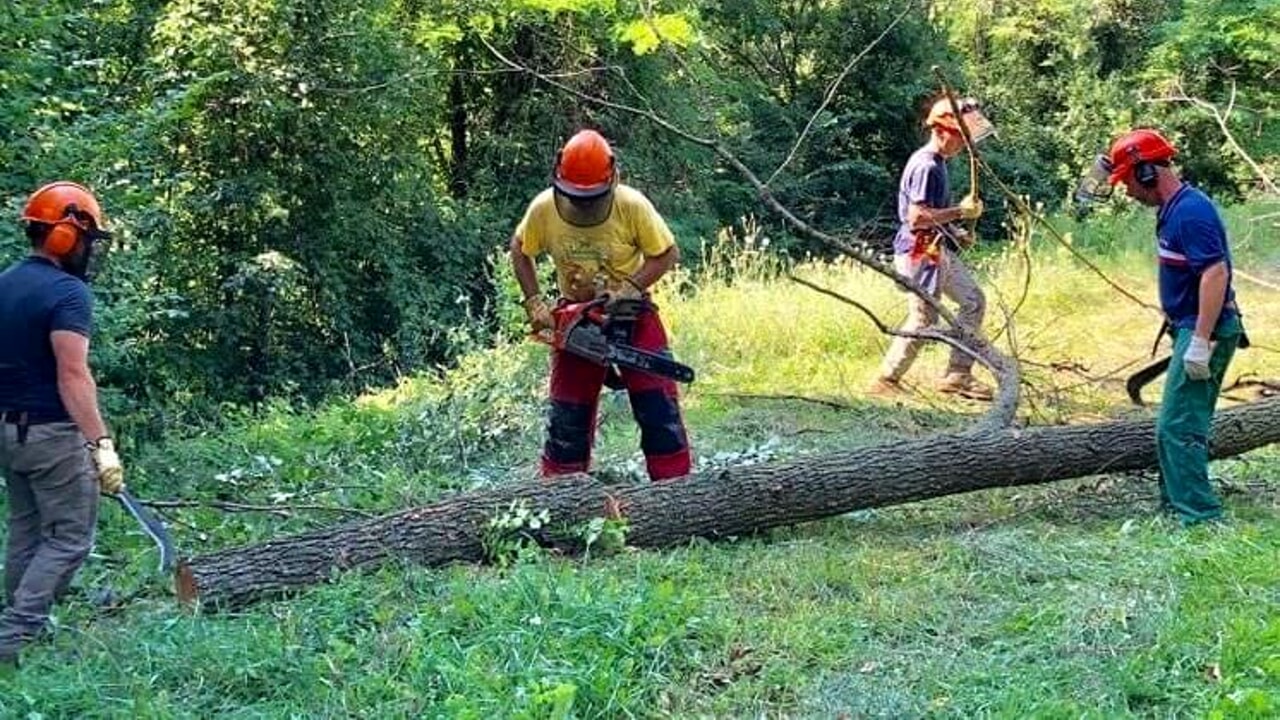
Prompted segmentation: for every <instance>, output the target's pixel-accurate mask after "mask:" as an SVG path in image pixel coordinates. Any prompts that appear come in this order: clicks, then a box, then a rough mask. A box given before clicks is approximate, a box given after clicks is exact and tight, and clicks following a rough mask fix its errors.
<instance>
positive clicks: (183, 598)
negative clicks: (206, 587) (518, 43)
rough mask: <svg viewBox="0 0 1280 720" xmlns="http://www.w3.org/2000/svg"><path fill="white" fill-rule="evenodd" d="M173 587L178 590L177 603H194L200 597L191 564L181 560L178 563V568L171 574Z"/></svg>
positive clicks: (184, 604) (185, 604)
mask: <svg viewBox="0 0 1280 720" xmlns="http://www.w3.org/2000/svg"><path fill="white" fill-rule="evenodd" d="M173 580H174V589H175V590H177V592H178V604H179V605H183V606H189V605H194V604H195V602H196V600H197V599H199V597H200V588H199V587H198V586H197V585H196V576H195V573H193V572H191V566H190V565H188V564H187V563H186V561H185V560H184V561H182V562H180V563H178V569H177V571H176V572H174V574H173Z"/></svg>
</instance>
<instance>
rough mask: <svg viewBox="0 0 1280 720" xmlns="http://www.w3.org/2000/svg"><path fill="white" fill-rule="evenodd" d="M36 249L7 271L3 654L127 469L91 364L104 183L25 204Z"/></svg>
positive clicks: (60, 586)
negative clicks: (95, 190)
mask: <svg viewBox="0 0 1280 720" xmlns="http://www.w3.org/2000/svg"><path fill="white" fill-rule="evenodd" d="M22 221H23V223H25V225H26V233H27V238H28V239H29V240H30V242H31V254H30V255H29V256H28V257H26V258H25V259H23V260H20V261H18V262H17V263H15V264H14V265H12V266H11V267H9V269H7V270H6V271H5V272H4V273H3V274H0V417H2V418H3V423H2V425H0V469H3V472H4V478H5V484H6V487H7V489H8V501H9V540H8V547H7V552H6V554H5V561H4V563H5V564H4V590H5V606H4V611H3V613H0V664H2V665H15V664H16V663H17V658H18V651H19V650H20V649H21V648H22V646H23V645H24V644H25V643H26V642H28V641H29V640H30V639H31V638H32V637H33V636H35V635H36V634H37V633H38V632H39V631H40V630H41V629H42V628H43V627H44V625H45V623H46V622H47V621H48V619H49V610H50V608H51V607H52V605H53V602H54V600H55V599H56V598H57V596H59V595H60V594H61V593H62V592H64V591H65V590H66V589H67V586H68V585H69V584H70V582H71V578H72V577H73V576H74V575H75V573H76V571H77V570H79V569H80V565H81V564H82V563H83V562H84V559H85V557H86V556H88V554H89V548H90V547H91V546H92V545H93V536H94V525H95V524H96V522H97V517H98V493H99V490H101V491H102V492H105V493H108V494H114V493H118V492H120V491H121V490H122V489H123V488H124V469H123V468H122V467H121V465H120V458H119V457H118V456H117V455H116V451H115V446H114V445H113V444H112V441H111V437H110V436H109V435H108V434H107V427H106V425H104V424H103V422H102V416H101V414H100V413H99V412H98V397H97V387H96V385H95V384H94V381H93V375H92V373H91V372H90V370H89V335H90V333H91V331H92V306H93V296H92V295H90V293H89V288H88V287H87V285H86V284H85V283H86V281H87V280H88V279H89V278H90V276H91V275H92V272H93V270H94V266H95V264H96V261H97V259H98V258H99V256H100V255H101V254H102V253H103V251H104V242H105V240H106V239H107V238H109V237H110V236H109V234H108V233H107V232H106V231H105V229H104V227H103V218H102V210H101V208H100V207H99V206H98V201H97V199H95V198H94V196H93V194H92V193H90V192H89V191H88V190H86V189H85V188H83V187H81V186H80V185H76V184H74V183H70V182H56V183H52V184H50V185H45V186H44V187H42V188H40V189H39V190H37V191H36V192H35V193H34V194H33V195H32V196H31V197H30V199H29V200H27V204H26V207H25V208H24V209H23V211H22Z"/></svg>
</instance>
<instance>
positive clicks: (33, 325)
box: [0, 256, 93, 422]
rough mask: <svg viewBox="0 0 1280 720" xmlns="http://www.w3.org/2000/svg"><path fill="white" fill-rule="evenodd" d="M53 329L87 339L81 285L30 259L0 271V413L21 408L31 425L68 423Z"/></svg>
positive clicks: (88, 308)
mask: <svg viewBox="0 0 1280 720" xmlns="http://www.w3.org/2000/svg"><path fill="white" fill-rule="evenodd" d="M55 330H70V331H71V332H75V333H80V334H81V335H84V336H85V337H89V334H90V332H91V331H92V330H93V296H92V295H91V294H90V293H89V287H88V286H87V285H85V284H84V281H82V280H80V279H79V278H77V277H75V276H74V275H71V274H69V273H67V272H64V271H63V270H62V269H60V268H59V267H58V266H57V265H54V264H53V263H52V262H50V261H49V260H46V259H45V258H42V257H36V256H31V257H28V258H26V259H24V260H20V261H18V262H17V263H14V264H13V265H12V266H11V267H10V268H9V269H8V270H5V271H4V272H3V273H0V410H25V411H27V412H28V413H29V414H30V415H31V418H32V420H33V421H36V422H57V421H63V420H70V419H71V417H70V416H69V415H68V414H67V409H66V408H65V407H64V406H63V405H62V397H61V396H60V395H58V365H57V362H56V361H55V359H54V356H53V343H52V342H51V341H50V340H49V334H50V333H52V332H53V331H55Z"/></svg>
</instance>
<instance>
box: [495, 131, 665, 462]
mask: <svg viewBox="0 0 1280 720" xmlns="http://www.w3.org/2000/svg"><path fill="white" fill-rule="evenodd" d="M544 252H545V253H549V254H550V255H551V258H552V260H553V261H554V263H555V268H556V280H557V283H558V285H559V286H560V287H559V290H560V298H561V299H560V302H583V301H587V300H591V299H593V298H596V297H598V296H600V295H602V294H608V295H609V297H610V298H612V299H615V300H616V299H627V300H640V301H641V303H640V304H639V307H640V308H641V309H640V310H639V312H638V313H637V314H636V316H635V318H634V321H633V325H632V328H631V336H630V340H629V343H630V344H631V345H633V346H635V347H637V348H640V349H642V350H649V351H652V352H658V353H669V352H670V351H669V349H668V347H667V334H666V331H665V330H664V329H663V326H662V320H661V319H660V318H659V317H658V311H657V308H656V307H655V306H654V305H653V303H652V302H649V294H648V288H649V287H650V286H651V285H653V283H655V282H657V281H658V279H659V278H661V277H662V276H663V275H664V274H666V272H667V271H668V270H670V269H671V268H673V267H675V265H676V263H677V262H678V261H679V259H680V250H679V248H677V247H676V244H675V239H674V238H673V237H672V235H671V230H670V229H669V228H667V224H666V222H665V221H663V219H662V216H661V215H659V214H658V211H657V210H655V209H654V207H653V204H652V203H650V202H649V199H648V198H646V197H645V196H644V195H643V194H642V193H641V192H640V191H638V190H636V189H634V188H631V187H628V186H626V185H623V184H620V183H619V182H618V170H617V161H616V160H615V158H614V154H613V149H612V148H611V147H610V146H609V142H608V141H607V140H605V138H604V137H603V136H602V135H601V134H600V133H598V132H596V131H594V130H582V131H580V132H578V133H577V134H576V135H574V136H573V137H572V138H570V139H569V142H567V143H565V146H564V148H563V149H561V150H560V153H559V155H557V157H556V164H555V177H554V181H553V183H552V187H550V188H547V189H546V190H544V191H543V192H541V193H540V194H539V195H538V196H537V197H536V198H534V200H533V202H532V203H530V204H529V208H528V210H526V211H525V214H524V218H523V219H522V220H521V221H520V225H519V226H517V227H516V231H515V234H514V235H513V236H512V238H511V265H512V267H513V269H514V270H515V275H516V280H517V281H518V282H519V283H520V290H521V291H522V292H523V293H524V308H525V312H526V313H528V315H529V323H530V324H531V325H532V326H533V330H534V332H539V331H541V330H549V329H552V328H553V327H554V321H553V319H552V315H551V309H550V308H549V307H548V305H547V302H546V301H545V300H544V299H543V297H542V294H541V291H540V290H539V287H538V277H537V273H536V272H535V269H534V264H533V259H534V258H536V257H537V256H538V255H540V254H541V253H544ZM607 372H608V371H607V370H606V368H604V367H600V366H599V365H595V364H593V363H591V362H589V361H587V360H585V359H583V358H580V357H577V356H575V355H571V354H569V353H566V352H563V351H559V350H557V351H554V352H553V354H552V358H551V408H550V417H549V419H548V436H547V442H546V446H545V448H544V450H543V454H542V474H543V476H544V477H551V476H555V475H564V474H567V473H573V472H585V471H586V470H587V468H588V467H589V465H590V463H591V441H592V438H593V437H594V435H595V423H596V408H597V405H598V403H599V399H600V390H601V387H602V386H603V384H604V381H605V376H606V374H607ZM620 375H621V380H622V383H623V384H624V385H625V386H626V388H627V393H628V395H629V396H630V399H631V410H632V413H633V414H634V415H635V418H636V422H637V423H638V424H639V425H640V447H641V449H642V450H643V451H644V455H645V460H646V464H647V466H648V470H649V477H650V478H651V479H653V480H655V481H657V480H667V479H670V478H676V477H680V476H683V475H687V474H688V473H689V466H690V455H689V440H688V436H687V434H686V433H685V428H684V421H683V419H682V418H681V416H680V405H679V401H678V397H677V391H676V384H675V382H674V381H672V380H670V379H667V378H661V377H658V376H655V375H650V374H647V373H642V372H638V371H635V370H629V369H625V368H623V369H621V371H620Z"/></svg>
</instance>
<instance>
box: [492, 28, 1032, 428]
mask: <svg viewBox="0 0 1280 720" xmlns="http://www.w3.org/2000/svg"><path fill="white" fill-rule="evenodd" d="M478 39H479V40H480V42H481V43H482V44H484V46H485V47H486V48H487V49H488V50H489V52H490V53H492V54H493V56H494V57H496V58H497V59H498V60H499V62H501V63H502V64H504V65H506V66H507V67H511V68H518V69H520V70H522V71H523V72H527V73H529V74H530V75H531V76H533V77H535V78H537V79H538V80H540V81H542V82H543V83H545V84H547V85H550V86H552V87H554V88H556V89H558V90H560V91H561V92H564V93H565V94H567V95H571V96H573V97H576V98H578V99H579V100H582V101H584V102H588V103H592V104H594V105H598V106H601V107H606V108H610V109H613V110H617V111H620V112H624V113H627V114H630V115H635V116H638V117H642V118H644V119H646V120H648V121H649V122H651V123H653V124H654V125H656V126H658V127H660V128H662V129H663V130H666V131H667V132H669V133H671V134H673V135H675V136H677V137H680V138H682V139H684V140H685V141H687V142H691V143H693V144H695V145H699V146H701V147H704V148H707V149H709V150H711V151H712V152H714V153H715V154H716V155H717V156H718V157H719V158H720V159H721V160H723V161H724V162H725V163H727V164H728V165H729V166H730V167H732V168H733V169H734V170H735V171H737V173H738V174H739V175H740V176H742V178H743V179H745V180H746V181H747V183H748V184H750V185H751V187H753V188H754V189H755V190H756V192H757V193H758V194H759V196H760V199H761V201H762V202H763V203H764V204H765V205H766V206H768V207H769V208H770V209H771V210H773V212H775V213H776V214H777V215H778V216H779V217H781V218H782V219H783V220H784V221H785V222H786V223H787V224H788V225H790V226H791V227H792V228H794V229H795V230H797V231H799V232H800V233H801V234H803V235H805V236H807V237H810V238H812V239H814V240H817V241H818V242H821V243H823V244H824V245H826V246H828V247H830V248H833V249H836V250H839V251H840V252H843V253H844V254H846V255H848V256H850V257H852V258H853V259H854V260H856V261H858V262H859V263H861V264H862V265H864V266H865V267H868V268H870V269H871V270H873V271H875V272H876V273H879V274H880V275H882V276H884V277H886V278H888V279H890V280H892V281H893V283H894V284H895V285H897V286H898V287H900V288H902V289H903V290H905V291H907V292H910V293H913V294H915V295H916V296H917V297H919V298H920V299H921V301H922V302H924V303H925V304H926V305H928V306H929V307H930V308H932V309H933V310H934V311H935V312H936V313H937V315H938V318H939V319H941V320H943V321H945V322H946V323H947V324H948V325H949V326H951V328H952V330H951V333H949V334H948V335H946V336H941V335H940V336H939V337H936V338H932V339H935V340H939V341H941V342H950V341H949V340H944V339H943V337H949V338H950V340H953V341H955V342H956V343H958V345H957V347H960V348H961V349H963V350H964V351H965V352H968V353H970V354H972V355H974V356H975V357H977V358H978V359H980V360H981V361H982V363H983V364H984V365H986V366H987V367H989V368H991V369H992V372H993V373H995V375H996V378H997V379H998V380H999V386H1000V388H999V393H998V395H997V398H996V402H995V403H993V404H992V408H991V410H990V411H989V412H988V413H987V415H986V416H985V418H984V420H983V422H982V423H980V424H979V429H980V430H986V429H994V428H1000V427H1007V426H1009V425H1010V424H1012V422H1013V420H1014V415H1015V412H1016V410H1017V404H1018V386H1019V381H1018V379H1017V378H1018V370H1017V366H1016V364H1014V363H1012V362H1011V361H1010V360H1009V359H1008V358H1006V357H1005V356H1004V355H1003V354H1001V353H1000V351H999V350H997V349H996V348H995V347H994V346H992V345H991V344H990V343H989V342H987V341H986V340H985V339H983V338H982V336H981V334H980V330H978V329H977V328H967V327H965V326H964V325H963V324H961V323H960V322H959V321H958V320H957V319H956V317H955V314H954V313H952V312H951V310H949V309H948V308H947V307H945V306H944V305H943V304H942V302H941V301H940V300H939V299H938V298H937V297H934V296H933V294H932V293H930V292H928V291H926V290H925V289H924V288H923V287H921V286H920V285H919V284H918V283H916V282H915V281H914V280H912V279H911V278H908V277H906V276H904V275H901V274H899V273H898V272H897V271H896V270H894V269H893V268H892V267H890V266H889V265H886V264H885V263H883V262H881V261H880V260H879V259H878V258H876V257H875V255H874V254H872V253H871V252H870V251H869V250H867V249H863V248H858V247H855V246H853V245H850V244H849V243H847V242H845V241H843V240H840V239H839V238H836V237H834V236H832V235H830V234H828V233H825V232H823V231H821V230H818V229H817V228H814V227H812V226H810V225H809V224H808V223H806V222H804V221H803V220H801V219H800V218H798V217H796V215H795V214H794V213H792V212H791V210H790V209H788V208H787V207H786V206H785V205H783V204H782V203H781V202H779V201H778V199H777V198H776V197H774V195H773V193H772V191H771V190H770V189H769V188H768V186H766V185H765V184H764V183H763V182H762V181H761V180H760V178H759V177H758V176H757V175H756V174H755V173H754V172H753V171H752V170H751V169H750V168H748V167H747V166H746V165H745V164H744V163H743V162H742V161H741V160H739V159H738V157H737V156H736V155H734V154H733V152H731V151H730V150H729V149H728V148H726V147H725V146H724V145H723V144H722V143H720V142H718V141H716V140H714V139H711V138H704V137H699V136H697V135H694V134H693V133H691V132H689V131H687V130H684V129H682V128H680V127H677V126H676V125H675V124H674V123H672V122H670V121H669V120H667V119H665V118H663V117H662V116H660V115H658V114H657V113H656V112H655V111H653V110H648V109H641V108H637V107H634V106H631V105H627V104H624V103H618V102H614V101H611V100H605V99H604V98H600V97H596V96H594V95H591V94H589V93H585V92H582V91H580V90H578V89H576V88H573V87H570V86H568V85H566V84H564V83H562V82H560V81H558V80H556V79H554V78H551V77H549V76H547V75H546V74H544V73H541V72H539V71H537V70H534V69H532V68H529V67H526V66H523V65H520V64H519V63H517V62H515V61H514V60H511V59H510V58H508V57H506V56H505V55H503V54H502V53H501V52H500V51H499V50H498V49H497V48H495V47H494V46H493V45H492V44H491V43H490V42H489V41H488V40H487V39H485V38H484V37H479V38H478ZM975 347H976V348H980V350H978V351H974V350H973V348H975Z"/></svg>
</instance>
